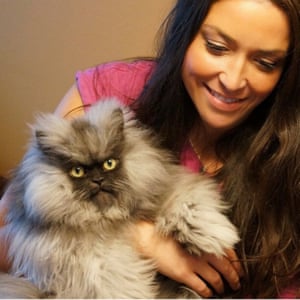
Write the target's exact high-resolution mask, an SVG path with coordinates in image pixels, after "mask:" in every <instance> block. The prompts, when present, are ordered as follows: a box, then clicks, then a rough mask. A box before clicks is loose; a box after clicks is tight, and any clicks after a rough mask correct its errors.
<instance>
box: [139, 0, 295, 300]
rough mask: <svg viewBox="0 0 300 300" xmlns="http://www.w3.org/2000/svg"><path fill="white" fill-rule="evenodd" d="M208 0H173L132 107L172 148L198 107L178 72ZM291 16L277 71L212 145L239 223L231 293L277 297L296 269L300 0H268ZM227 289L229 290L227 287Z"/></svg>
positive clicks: (184, 135) (179, 143) (177, 145)
mask: <svg viewBox="0 0 300 300" xmlns="http://www.w3.org/2000/svg"><path fill="white" fill-rule="evenodd" d="M214 2H216V1H215V0H201V1H199V0H178V1H177V3H176V5H175V7H174V9H173V10H172V11H171V13H170V14H169V16H168V18H167V19H166V22H165V23H164V24H163V27H162V28H163V31H164V35H163V39H162V43H161V48H160V49H159V51H158V55H157V58H156V62H157V66H156V68H155V71H154V72H153V74H152V76H151V78H150V80H149V81H148V83H147V85H146V87H145V89H144V91H143V92H142V94H141V96H140V97H139V99H138V101H137V102H135V104H137V105H134V106H133V109H134V110H135V111H136V115H137V117H138V118H139V119H140V120H141V121H142V122H143V123H145V124H147V125H149V126H151V127H152V128H154V130H155V131H156V132H158V134H159V135H160V136H161V138H162V140H163V142H164V145H165V146H166V147H168V148H169V149H171V150H172V151H174V152H175V153H179V152H180V150H181V148H182V146H183V143H184V142H186V140H187V137H188V135H189V133H190V130H191V128H192V126H193V125H194V122H195V121H196V119H198V118H199V115H198V113H197V111H196V109H195V107H194V106H193V104H192V101H191V99H190V98H189V96H188V94H187V92H186V90H185V87H184V85H183V82H182V78H181V68H182V64H183V59H184V55H185V52H186V50H187V48H188V47H189V45H190V43H191V42H192V40H193V39H194V37H195V35H196V33H197V32H198V30H199V28H200V26H201V24H202V22H203V20H204V19H205V17H206V15H207V13H208V11H209V8H210V6H211V5H212V4H213V3H214ZM272 2H273V3H274V4H275V5H276V6H277V7H279V8H280V9H282V10H283V11H284V12H285V13H286V15H287V16H288V18H289V20H290V30H291V42H290V49H289V53H288V57H287V60H286V64H285V67H284V70H283V72H282V75H281V78H280V80H279V82H278V84H277V85H276V87H275V89H274V90H273V92H272V93H271V95H270V96H269V97H268V98H267V99H266V100H265V101H264V102H263V103H262V104H261V105H259V106H258V107H257V108H256V109H255V110H254V111H253V113H252V114H251V115H250V116H249V117H248V118H247V120H246V121H245V122H244V123H243V124H241V125H240V126H239V127H237V128H235V129H234V130H232V131H231V132H229V133H227V135H226V136H224V137H222V139H221V140H220V141H219V142H218V144H217V145H216V151H217V154H218V155H219V158H220V159H221V160H222V161H223V162H224V167H223V169H222V171H221V172H220V173H219V175H218V177H219V179H220V180H222V181H223V182H224V196H225V199H226V200H227V201H229V202H230V203H231V204H232V213H231V217H232V220H233V222H234V223H235V224H236V225H237V226H238V228H239V229H240V235H241V243H240V244H239V245H238V249H237V251H238V254H239V256H240V258H241V261H242V262H243V263H244V268H245V272H246V275H245V278H244V283H243V286H242V289H241V291H240V293H239V294H237V295H236V296H237V297H243V296H251V297H261V298H264V297H277V296H278V295H279V293H280V292H281V291H282V290H283V289H284V288H285V287H286V286H288V284H290V282H291V278H294V277H295V276H296V275H298V273H299V272H300V146H299V145H300V39H299V37H300V36H299V32H300V3H299V0H272ZM232 296H233V295H232Z"/></svg>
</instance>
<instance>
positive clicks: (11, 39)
mask: <svg viewBox="0 0 300 300" xmlns="http://www.w3.org/2000/svg"><path fill="white" fill-rule="evenodd" d="M172 4H173V0H151V1H150V0H0V68H1V70H0V92H1V109H0V120H1V123H0V124H1V125H0V126H1V127H0V129H1V135H0V144H1V148H0V175H4V174H6V172H7V171H8V170H10V169H11V168H13V167H14V166H15V165H16V163H17V162H19V160H20V159H21V157H22V155H23V154H24V151H25V145H26V143H27V139H28V133H29V130H28V127H27V125H26V124H27V123H30V122H32V121H33V118H34V115H35V113H36V112H38V111H43V112H50V111H53V110H54V108H55V107H56V105H57V104H58V102H59V101H60V99H61V98H62V96H63V95H64V94H65V92H66V91H67V90H68V88H69V87H70V86H71V84H72V83H73V81H74V74H75V71H76V70H78V69H85V68H87V67H89V66H93V65H95V64H97V63H101V62H104V61H108V60H114V59H121V58H127V57H133V56H145V55H151V54H153V53H154V52H153V51H154V49H155V48H154V38H155V34H156V32H157V30H158V27H159V25H160V23H161V21H162V20H163V18H164V17H165V16H166V14H167V12H168V11H169V9H170V7H171V6H172Z"/></svg>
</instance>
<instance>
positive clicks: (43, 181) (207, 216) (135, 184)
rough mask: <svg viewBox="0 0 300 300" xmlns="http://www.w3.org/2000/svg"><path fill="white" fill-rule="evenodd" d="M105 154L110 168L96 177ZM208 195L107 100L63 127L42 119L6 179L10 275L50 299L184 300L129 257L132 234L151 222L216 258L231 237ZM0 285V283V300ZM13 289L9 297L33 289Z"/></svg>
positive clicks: (212, 194) (0, 287)
mask: <svg viewBox="0 0 300 300" xmlns="http://www.w3.org/2000/svg"><path fill="white" fill-rule="evenodd" d="M106 158H116V159H117V160H116V161H117V162H118V167H117V168H116V169H114V170H113V171H110V172H102V171H100V169H101V167H100V166H101V164H102V162H103V161H104V160H105V159H106ZM75 162H78V165H84V166H90V167H89V171H88V173H86V174H88V175H86V177H88V180H84V179H80V180H77V179H76V178H75V179H74V178H73V177H71V176H70V172H69V170H70V168H71V166H73V165H74V164H75ZM109 163H111V161H109ZM77 171H78V169H76V172H77ZM72 174H73V173H72ZM89 176H90V177H89ZM217 189H218V188H217V185H216V183H215V182H214V181H213V180H212V179H209V178H207V177H204V176H201V175H199V174H192V173H190V172H188V171H187V170H185V168H183V167H181V166H179V165H177V164H176V163H175V162H174V160H173V158H172V156H171V155H170V154H169V153H168V152H166V151H165V150H162V149H161V148H159V147H158V142H157V140H156V138H155V137H154V135H153V133H152V132H151V131H149V130H146V129H145V128H142V127H141V126H140V125H139V124H138V123H137V122H136V121H135V120H134V118H133V117H132V113H131V112H130V111H129V110H128V109H126V108H123V107H121V106H120V104H118V102H117V101H116V100H114V99H109V100H106V101H100V102H99V103H98V104H97V105H95V106H94V107H93V108H91V109H90V110H89V111H88V113H87V114H86V115H85V116H83V117H80V118H77V119H74V120H72V121H70V120H65V119H62V118H59V117H57V116H54V115H52V114H48V115H42V116H41V117H40V118H39V119H38V120H37V122H36V124H35V125H34V126H33V138H32V141H31V144H30V146H29V149H28V151H27V153H26V155H25V157H24V159H23V161H22V163H21V164H20V167H19V169H18V170H17V172H16V176H15V179H14V180H13V182H12V190H13V192H12V193H13V195H12V198H13V199H14V200H15V202H14V203H13V204H12V206H11V208H10V211H9V214H8V221H9V222H8V223H9V230H10V231H11V232H12V234H11V236H12V237H13V239H12V242H11V245H10V248H9V255H10V257H12V258H13V265H12V268H11V271H10V273H11V274H12V275H13V276H14V277H18V276H23V277H24V278H26V280H28V281H29V282H31V283H33V284H34V285H35V286H36V287H37V288H38V289H39V290H40V291H41V294H43V293H45V294H46V295H47V294H50V295H55V297H57V298H159V297H161V296H163V297H170V298H178V297H193V298H194V297H195V294H194V293H189V292H188V293H187V291H188V289H186V288H184V287H183V288H181V287H180V285H179V284H177V283H175V282H172V281H170V280H167V279H164V280H160V279H159V278H161V276H160V277H158V276H157V272H156V269H155V266H154V264H153V263H152V262H151V261H150V260H149V259H144V258H141V257H140V255H139V254H138V253H137V252H136V250H135V248H134V246H133V244H132V238H131V237H132V235H133V234H134V232H132V231H133V230H134V228H135V227H134V226H135V225H134V223H135V222H136V221H137V220H141V219H143V220H150V221H154V222H155V224H156V230H157V231H158V232H159V233H160V234H162V235H163V236H173V237H174V238H175V239H176V240H178V241H179V242H180V243H181V244H182V245H183V246H184V247H186V249H187V250H188V251H190V252H191V253H195V254H197V255H201V254H202V253H203V251H204V252H209V253H215V254H216V255H222V254H223V253H224V252H223V251H224V249H225V248H231V247H233V246H234V244H235V243H236V242H237V241H238V235H237V231H236V229H235V227H234V226H233V225H232V224H231V223H230V222H229V220H228V219H227V217H226V216H225V211H226V209H227V208H226V207H225V205H224V204H223V203H222V200H221V196H220V194H219V193H218V192H217ZM174 267H176V266H174ZM12 280H17V278H13V279H12ZM18 280H19V279H18ZM0 282H1V277H0ZM7 288H8V285H7V284H6V285H5V284H3V283H0V296H5V295H8V294H5V293H7ZM13 289H14V291H12V293H14V294H12V295H14V297H12V298H17V296H16V295H17V294H18V293H19V296H20V297H23V298H27V297H28V298H29V297H30V296H31V294H30V293H34V292H36V290H35V289H34V288H33V289H32V292H29V293H28V291H26V289H23V288H13ZM181 291H182V292H181ZM38 293H39V292H37V294H36V295H37V296H38V295H39V294H38ZM6 298H7V297H6ZM36 298H38V297H36Z"/></svg>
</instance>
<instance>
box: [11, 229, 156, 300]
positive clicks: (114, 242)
mask: <svg viewBox="0 0 300 300" xmlns="http://www.w3.org/2000/svg"><path fill="white" fill-rule="evenodd" d="M121 226H123V228H121V230H119V232H116V233H115V234H114V236H112V235H111V232H110V234H109V235H108V234H106V233H102V232H99V231H98V232H96V231H95V230H91V231H89V232H75V231H74V232H72V230H68V229H67V228H65V229H63V228H60V229H59V231H60V234H57V230H56V229H55V228H51V229H47V230H43V231H42V232H39V233H37V232H34V233H33V232H31V233H30V232H28V231H27V230H26V228H24V231H23V233H19V236H18V238H16V239H14V245H13V247H14V248H15V249H20V247H22V248H23V250H24V251H23V254H24V256H23V257H22V258H20V260H18V259H17V258H16V259H15V260H14V266H13V269H15V270H18V272H21V273H22V274H23V275H26V274H28V277H31V280H32V282H33V283H34V284H36V285H37V286H38V287H39V288H40V289H41V290H44V291H45V288H46V289H47V290H46V292H50V293H51V290H53V291H56V295H55V297H56V298H78V297H79V298H120V297H121V298H128V297H133V295H134V298H149V295H153V298H154V297H155V295H156V292H157V291H156V290H155V288H154V287H153V286H151V285H149V282H152V280H153V279H154V278H153V276H154V267H153V265H152V263H151V262H150V261H149V260H145V259H142V258H141V257H140V256H139V255H138V253H137V252H136V251H135V249H134V248H133V247H132V241H131V239H130V232H131V230H132V228H131V225H130V224H126V225H124V224H122V225H121ZM28 240H31V242H30V243H28V242H27V241H28ZM17 244H18V245H17ZM33 244H34V245H35V246H34V248H33V246H32V245H33ZM37 249H38V250H37ZM32 251H37V252H38V253H36V254H35V255H32ZM26 253H27V254H28V255H26ZM66 253H68V255H66ZM17 255H18V254H17V253H16V256H17ZM18 262H20V263H21V265H17V264H18ZM53 262H55V263H53ZM124 262H126V264H125V265H124ZM128 266H130V270H129V269H128ZM32 270H35V272H34V273H33V272H32ZM124 280H125V281H124ZM120 282H122V284H121V285H120ZM137 282H139V285H138V286H139V288H137V287H136V283H137ZM141 284H142V285H143V284H144V285H145V286H144V287H141Z"/></svg>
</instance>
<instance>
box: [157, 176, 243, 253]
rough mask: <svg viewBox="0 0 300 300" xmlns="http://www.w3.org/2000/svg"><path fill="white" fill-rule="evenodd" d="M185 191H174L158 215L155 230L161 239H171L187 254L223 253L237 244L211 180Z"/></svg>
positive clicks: (235, 232) (235, 234)
mask: <svg viewBox="0 0 300 300" xmlns="http://www.w3.org/2000/svg"><path fill="white" fill-rule="evenodd" d="M192 183H193V185H191V183H190V186H189V182H188V181H187V182H186V186H185V189H184V190H181V191H178V189H175V191H174V192H173V193H172V195H170V199H171V200H170V201H168V203H167V206H166V207H165V209H163V211H162V213H161V214H160V215H159V216H158V218H157V221H156V229H157V230H158V232H159V233H160V234H162V235H164V236H172V237H173V238H175V239H176V240H177V241H178V242H179V243H181V244H182V245H183V246H184V247H185V248H186V249H187V250H188V251H189V252H191V253H193V254H197V255H201V253H203V252H206V253H213V254H216V255H222V254H224V250H225V249H229V248H233V247H234V245H235V244H236V243H237V242H238V241H239V236H238V231H237V229H236V228H235V226H234V225H233V224H232V223H231V222H230V221H229V218H228V217H227V216H226V214H225V212H226V208H225V206H224V204H223V202H222V200H221V197H220V194H219V193H218V192H217V189H216V188H215V185H214V184H211V181H209V180H208V181H203V182H201V184H200V185H199V184H198V185H197V188H195V187H194V182H192Z"/></svg>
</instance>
